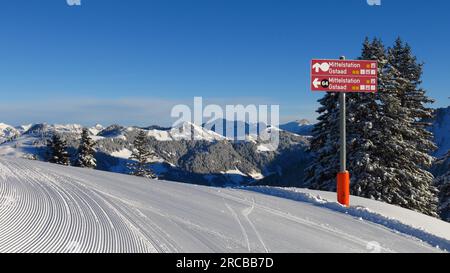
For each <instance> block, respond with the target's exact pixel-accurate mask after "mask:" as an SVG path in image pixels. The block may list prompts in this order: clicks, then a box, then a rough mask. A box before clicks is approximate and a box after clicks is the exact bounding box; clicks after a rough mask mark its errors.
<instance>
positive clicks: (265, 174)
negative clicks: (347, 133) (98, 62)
mask: <svg viewBox="0 0 450 273" xmlns="http://www.w3.org/2000/svg"><path fill="white" fill-rule="evenodd" d="M220 122H221V123H222V127H223V128H222V129H224V131H221V132H219V130H216V129H218V128H215V125H214V124H203V126H198V125H194V124H191V123H183V124H180V125H179V126H176V127H174V128H167V127H161V126H157V125H155V126H148V127H133V126H131V127H125V126H121V125H117V124H116V125H111V126H107V127H104V126H102V125H100V124H97V125H95V126H93V127H90V128H88V129H89V132H90V134H91V137H92V138H93V139H94V140H95V141H96V150H97V154H96V158H97V162H98V169H100V170H104V171H111V172H118V173H128V169H127V167H126V163H127V162H128V158H129V157H130V155H131V151H132V149H133V141H134V138H135V136H136V133H137V130H145V131H146V132H147V135H148V137H149V145H150V146H151V148H152V149H153V150H154V151H155V152H156V153H157V157H156V158H154V162H155V164H154V165H153V168H154V171H155V172H156V173H157V174H158V175H159V176H160V178H164V179H168V180H174V181H180V182H187V183H199V184H205V185H218V186H224V185H240V184H255V185H256V184H259V185H274V186H297V187H299V186H302V185H303V182H302V181H303V171H304V169H305V168H306V166H307V165H308V164H309V161H310V159H311V155H310V154H309V151H308V148H309V140H310V137H311V135H312V130H313V128H314V125H313V124H311V123H310V122H309V121H308V120H297V121H293V122H289V123H286V124H282V125H280V126H279V128H276V127H273V128H272V127H270V126H269V127H267V125H264V124H258V125H256V124H249V123H244V122H229V121H226V120H222V121H216V122H215V124H220ZM430 122H431V123H432V126H431V127H430V131H432V132H433V133H434V135H435V141H436V143H437V145H438V150H437V151H436V153H435V154H434V155H435V156H436V157H438V158H442V157H443V156H444V155H445V154H447V152H448V151H449V150H450V134H449V133H450V107H447V108H441V109H437V110H436V117H435V119H433V120H431V121H430ZM238 126H241V128H244V129H243V130H241V132H238V133H236V132H237V131H236V128H237V127H238ZM264 126H265V127H267V129H266V130H279V135H280V144H279V146H278V149H277V150H276V151H270V149H268V147H267V144H266V143H264V142H261V140H260V139H258V137H257V136H256V135H253V134H252V132H254V131H255V130H260V129H261V128H264ZM82 128H83V127H82V126H81V125H79V124H68V125H50V124H46V123H42V124H33V125H24V126H18V127H14V126H10V125H7V124H3V123H0V156H1V155H6V156H14V157H24V158H32V159H38V160H44V161H45V160H46V159H47V156H48V152H47V148H46V143H47V139H49V138H50V137H51V136H52V135H53V134H54V133H55V132H58V133H60V134H62V135H63V137H64V138H65V139H66V140H67V142H68V144H69V152H70V153H71V155H72V160H75V156H76V151H77V148H78V145H79V139H80V135H81V131H82ZM226 129H233V130H234V132H235V133H234V134H231V136H230V135H228V136H227V134H226V131H225V130H226ZM189 136H195V138H192V139H191V138H189ZM242 139H243V140H242ZM446 162H448V160H447V161H445V160H439V161H436V164H435V166H434V167H433V169H432V171H433V173H434V174H435V175H440V174H441V173H442V172H443V169H445V166H447V165H445V164H447V163H446ZM443 163H445V164H443Z"/></svg>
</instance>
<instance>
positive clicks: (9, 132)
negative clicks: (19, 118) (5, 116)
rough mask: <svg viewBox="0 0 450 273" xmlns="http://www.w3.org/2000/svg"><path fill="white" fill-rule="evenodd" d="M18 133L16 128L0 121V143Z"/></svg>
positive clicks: (16, 135)
mask: <svg viewBox="0 0 450 273" xmlns="http://www.w3.org/2000/svg"><path fill="white" fill-rule="evenodd" d="M19 135H20V132H19V131H18V130H17V129H16V128H14V127H12V126H10V125H8V124H4V123H0V144H1V143H3V142H5V141H8V140H10V139H12V138H15V137H18V136H19Z"/></svg>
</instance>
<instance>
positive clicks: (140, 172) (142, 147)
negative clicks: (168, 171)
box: [128, 130, 156, 178]
mask: <svg viewBox="0 0 450 273" xmlns="http://www.w3.org/2000/svg"><path fill="white" fill-rule="evenodd" d="M133 145H134V149H133V152H132V154H131V156H130V160H132V161H133V162H132V163H129V164H128V168H129V169H130V171H131V172H130V174H131V175H135V176H141V177H147V178H156V175H155V174H154V173H153V172H152V170H151V169H150V163H149V161H150V159H151V158H152V157H154V156H155V153H154V152H153V151H152V150H150V149H149V147H148V139H147V135H146V133H145V131H144V130H140V131H139V133H138V135H137V136H136V139H135V140H134V142H133Z"/></svg>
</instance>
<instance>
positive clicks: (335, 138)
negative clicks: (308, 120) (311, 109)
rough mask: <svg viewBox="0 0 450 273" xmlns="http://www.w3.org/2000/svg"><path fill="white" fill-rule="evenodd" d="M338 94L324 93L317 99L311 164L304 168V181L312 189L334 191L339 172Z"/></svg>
mask: <svg viewBox="0 0 450 273" xmlns="http://www.w3.org/2000/svg"><path fill="white" fill-rule="evenodd" d="M338 102H339V95H338V94H336V93H326V94H325V96H324V97H323V98H322V99H320V100H319V103H320V104H321V107H320V108H319V109H318V110H317V112H318V113H319V117H318V118H317V120H318V122H317V123H316V124H315V125H314V128H313V138H312V140H311V146H310V152H311V153H312V155H313V161H312V164H311V165H310V166H309V167H308V168H307V169H306V170H305V182H306V185H308V186H309V187H310V188H312V189H317V190H326V191H335V190H336V174H337V173H338V172H339V108H338Z"/></svg>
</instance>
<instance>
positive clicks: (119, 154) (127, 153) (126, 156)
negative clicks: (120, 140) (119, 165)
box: [111, 149, 133, 159]
mask: <svg viewBox="0 0 450 273" xmlns="http://www.w3.org/2000/svg"><path fill="white" fill-rule="evenodd" d="M132 153H133V152H132V151H130V150H128V149H122V150H120V151H117V152H112V153H111V155H112V156H114V157H118V158H123V159H129V158H130V157H131V154H132Z"/></svg>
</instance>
